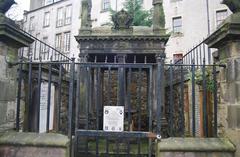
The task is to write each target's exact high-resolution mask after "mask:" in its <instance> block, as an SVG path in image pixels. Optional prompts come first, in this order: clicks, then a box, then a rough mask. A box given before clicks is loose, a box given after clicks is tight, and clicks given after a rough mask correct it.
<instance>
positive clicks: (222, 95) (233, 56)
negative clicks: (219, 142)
mask: <svg viewBox="0 0 240 157" xmlns="http://www.w3.org/2000/svg"><path fill="white" fill-rule="evenodd" d="M239 28H240V13H234V14H233V15H231V16H229V17H228V18H227V19H226V20H225V22H224V23H223V25H222V26H221V27H220V28H219V29H218V30H217V31H216V32H214V33H213V34H212V35H211V36H209V38H208V39H206V41H205V42H206V43H207V44H208V45H209V46H210V47H211V48H217V49H218V52H216V53H215V54H214V57H215V58H214V59H215V62H216V63H217V64H224V65H225V66H226V67H224V68H223V67H222V68H219V69H218V71H219V78H218V80H219V99H218V101H219V105H218V134H219V136H220V137H228V138H229V139H230V140H231V141H232V142H233V143H234V144H235V146H236V148H237V149H236V154H235V156H236V157H238V156H240V142H239V141H240V105H239V104H240V90H239V89H240V75H239V73H240V71H239V69H240V53H239V52H240V29H239Z"/></svg>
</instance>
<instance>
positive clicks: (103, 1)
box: [102, 0, 111, 11]
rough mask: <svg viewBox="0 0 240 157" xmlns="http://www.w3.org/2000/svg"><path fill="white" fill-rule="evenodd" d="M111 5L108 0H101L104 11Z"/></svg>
mask: <svg viewBox="0 0 240 157" xmlns="http://www.w3.org/2000/svg"><path fill="white" fill-rule="evenodd" d="M110 7H111V5H110V0H102V10H103V11H106V10H109V9H110Z"/></svg>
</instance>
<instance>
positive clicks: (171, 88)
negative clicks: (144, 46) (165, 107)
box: [169, 64, 174, 137]
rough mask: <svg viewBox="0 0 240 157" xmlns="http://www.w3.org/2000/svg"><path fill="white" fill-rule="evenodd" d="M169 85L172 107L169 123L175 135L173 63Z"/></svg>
mask: <svg viewBox="0 0 240 157" xmlns="http://www.w3.org/2000/svg"><path fill="white" fill-rule="evenodd" d="M169 86H170V97H169V99H170V101H169V102H170V108H169V112H170V113H169V114H170V117H169V125H170V136H171V137H172V136H173V108H174V106H173V100H174V97H173V65H172V64H171V65H170V79H169Z"/></svg>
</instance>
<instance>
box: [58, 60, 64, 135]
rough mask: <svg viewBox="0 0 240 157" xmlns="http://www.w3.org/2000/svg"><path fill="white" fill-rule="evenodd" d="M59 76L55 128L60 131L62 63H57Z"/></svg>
mask: <svg viewBox="0 0 240 157" xmlns="http://www.w3.org/2000/svg"><path fill="white" fill-rule="evenodd" d="M59 66H60V67H59V76H58V88H59V89H58V104H57V117H58V119H57V130H58V131H60V118H61V117H60V116H61V115H60V112H61V107H62V105H61V104H62V102H61V101H62V69H63V65H62V64H59Z"/></svg>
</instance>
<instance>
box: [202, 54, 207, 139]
mask: <svg viewBox="0 0 240 157" xmlns="http://www.w3.org/2000/svg"><path fill="white" fill-rule="evenodd" d="M205 63H206V61H205V58H204V60H203V68H202V77H203V123H204V125H203V126H204V135H205V136H206V137H208V117H207V116H208V114H207V80H206V65H205Z"/></svg>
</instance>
